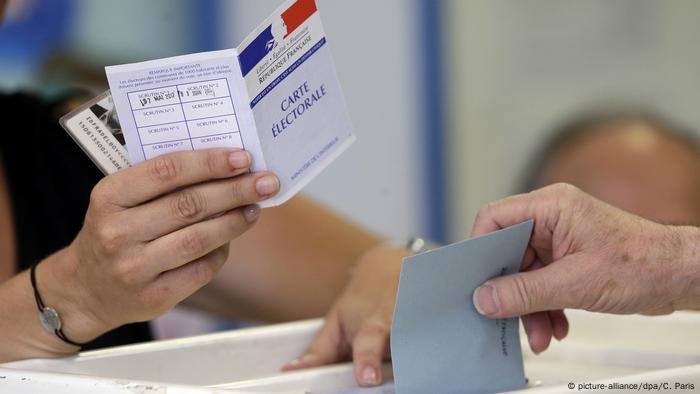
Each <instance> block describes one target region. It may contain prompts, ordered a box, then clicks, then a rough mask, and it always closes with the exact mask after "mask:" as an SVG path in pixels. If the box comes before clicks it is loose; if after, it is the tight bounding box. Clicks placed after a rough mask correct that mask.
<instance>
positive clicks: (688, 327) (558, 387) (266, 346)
mask: <svg viewBox="0 0 700 394" xmlns="http://www.w3.org/2000/svg"><path fill="white" fill-rule="evenodd" d="M567 314H568V316H569V320H570V323H571V332H570V334H569V337H568V338H566V339H565V340H564V341H562V342H556V341H555V342H554V343H552V345H551V347H550V349H549V350H547V351H546V352H544V353H542V354H540V355H534V354H532V353H531V352H530V351H529V350H528V348H527V344H526V339H525V338H526V337H525V335H524V334H523V336H522V338H523V344H522V346H523V355H524V359H525V373H526V376H527V378H528V381H529V386H530V387H529V388H528V389H526V390H523V391H522V392H528V393H563V392H587V391H589V392H592V390H588V389H585V387H583V386H582V387H581V388H579V385H586V384H589V385H593V384H600V383H601V382H603V383H604V384H606V385H611V384H612V385H628V386H611V387H613V388H614V387H630V386H629V385H635V384H636V385H640V386H641V385H645V387H646V388H647V389H641V390H639V391H641V392H648V391H662V392H663V391H665V390H664V385H667V386H668V388H669V390H668V391H672V390H673V389H674V387H676V386H675V385H676V384H680V385H683V384H685V385H686V386H685V387H686V388H685V389H682V388H677V389H676V390H675V392H693V391H695V390H700V313H691V312H688V313H675V314H673V315H669V316H660V317H646V316H636V315H635V316H614V315H603V314H592V313H587V312H579V311H568V312H567ZM320 324H321V322H320V321H319V320H310V321H302V322H294V323H287V324H279V325H271V326H264V327H258V328H250V329H242V330H236V331H228V332H222V333H216V334H209V335H203V336H197V337H190V338H183V339H176V340H167V341H155V342H151V343H146V344H140V345H131V346H122V347H115V348H110V349H105V350H97V351H90V352H84V353H80V354H79V355H77V356H75V357H70V358H66V359H60V360H27V361H20V362H14V363H8V364H4V365H1V366H0V392H27V393H71V394H73V393H96V392H98V393H99V392H104V393H134V392H136V393H165V392H168V393H219V392H222V393H373V394H374V393H393V392H394V389H393V384H392V382H391V367H390V365H386V367H385V371H384V372H385V375H386V376H388V379H387V381H386V383H385V384H384V385H383V386H381V387H379V388H372V389H360V388H357V386H356V385H355V383H354V378H353V370H352V365H350V364H348V363H345V364H338V365H333V366H328V367H323V368H315V369H310V370H305V371H296V372H285V373H282V372H280V371H279V369H280V368H281V367H282V365H284V364H285V363H286V362H288V361H289V360H291V359H293V358H294V357H296V356H298V355H299V354H301V353H302V352H303V350H304V349H305V347H306V346H307V345H308V344H309V343H310V341H311V339H312V338H313V336H314V334H315V333H316V331H317V330H318V328H319V327H320ZM570 385H573V386H570ZM689 385H693V386H694V389H690V387H691V386H689ZM569 387H574V388H573V389H569ZM589 387H590V386H589ZM655 387H660V390H656V389H655ZM468 389H469V388H466V391H468ZM605 391H606V392H615V391H614V390H610V389H607V390H605Z"/></svg>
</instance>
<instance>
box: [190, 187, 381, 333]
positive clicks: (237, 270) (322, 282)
mask: <svg viewBox="0 0 700 394" xmlns="http://www.w3.org/2000/svg"><path fill="white" fill-rule="evenodd" d="M379 243H380V239H379V238H378V237H377V236H376V235H373V234H371V233H369V232H368V231H366V230H364V229H362V228H360V227H359V226H356V225H355V224H353V223H351V222H349V221H347V220H345V219H343V218H342V217H340V216H339V215H337V214H335V213H333V212H332V211H330V210H329V209H327V208H325V207H323V206H321V205H320V204H318V203H316V202H314V201H312V200H310V199H308V198H305V197H295V198H294V199H292V200H290V201H289V202H287V203H285V204H284V205H283V206H281V207H276V208H269V209H265V210H264V211H263V212H262V214H261V216H260V219H259V221H258V223H257V224H256V226H255V227H254V228H253V229H251V230H250V231H248V232H247V233H246V234H244V235H243V236H241V237H239V238H237V239H235V240H233V241H232V242H231V253H230V254H229V258H228V261H227V264H226V265H225V266H224V267H223V268H222V269H221V271H220V272H219V274H218V275H217V276H216V278H215V279H214V280H213V281H212V282H211V283H210V284H208V285H207V286H206V287H204V288H203V289H202V290H200V291H199V292H197V293H195V295H194V296H192V297H190V298H189V299H188V301H187V304H188V305H190V306H194V307H197V308H198V309H202V310H207V311H210V312H213V313H215V314H217V315H219V316H224V317H229V318H244V319H255V320H264V321H284V320H294V319H304V318H310V317H319V316H323V315H324V314H325V313H326V312H327V311H328V309H329V308H330V306H331V305H332V303H333V301H334V300H335V298H336V297H337V296H338V295H339V294H340V291H341V290H342V289H343V287H344V286H345V284H346V282H347V280H348V273H349V271H350V269H351V267H352V266H353V264H354V263H355V262H356V261H358V259H359V258H360V257H361V256H362V255H363V254H364V253H365V252H367V251H368V250H370V249H371V248H372V247H373V246H375V245H377V244H379Z"/></svg>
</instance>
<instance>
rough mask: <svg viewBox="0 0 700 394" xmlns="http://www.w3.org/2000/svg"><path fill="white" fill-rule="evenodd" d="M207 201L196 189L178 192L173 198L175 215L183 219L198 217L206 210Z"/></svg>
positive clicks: (172, 208)
mask: <svg viewBox="0 0 700 394" xmlns="http://www.w3.org/2000/svg"><path fill="white" fill-rule="evenodd" d="M205 205H206V201H205V200H204V197H203V196H202V195H201V193H199V192H196V191H194V190H183V191H181V192H178V193H177V195H176V197H175V198H174V199H173V200H172V206H171V210H172V212H173V215H174V216H175V217H177V218H180V219H183V220H192V219H194V218H197V217H198V216H200V215H201V214H202V212H204V211H205Z"/></svg>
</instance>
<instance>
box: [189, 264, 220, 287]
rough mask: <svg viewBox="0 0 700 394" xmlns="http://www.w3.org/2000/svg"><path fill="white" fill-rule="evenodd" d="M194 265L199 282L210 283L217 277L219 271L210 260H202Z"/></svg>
mask: <svg viewBox="0 0 700 394" xmlns="http://www.w3.org/2000/svg"><path fill="white" fill-rule="evenodd" d="M194 264H195V266H194V276H195V278H196V280H197V282H200V283H206V282H209V281H210V280H212V279H213V278H214V275H216V271H217V269H216V268H215V267H214V263H213V262H212V261H211V260H209V259H208V258H205V259H201V260H199V261H197V262H195V263H194Z"/></svg>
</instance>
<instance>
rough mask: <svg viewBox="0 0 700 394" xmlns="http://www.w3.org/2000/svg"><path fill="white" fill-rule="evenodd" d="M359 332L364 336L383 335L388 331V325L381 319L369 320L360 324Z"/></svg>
mask: <svg viewBox="0 0 700 394" xmlns="http://www.w3.org/2000/svg"><path fill="white" fill-rule="evenodd" d="M360 333H361V334H362V335H366V336H383V335H386V334H388V333H389V327H388V326H387V325H386V324H385V323H384V322H383V321H378V320H370V321H368V322H366V323H365V324H364V325H363V326H362V328H361V329H360Z"/></svg>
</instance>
